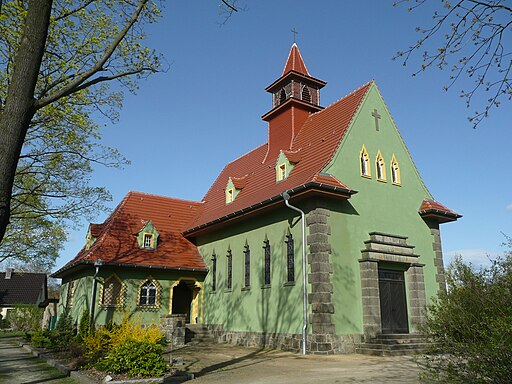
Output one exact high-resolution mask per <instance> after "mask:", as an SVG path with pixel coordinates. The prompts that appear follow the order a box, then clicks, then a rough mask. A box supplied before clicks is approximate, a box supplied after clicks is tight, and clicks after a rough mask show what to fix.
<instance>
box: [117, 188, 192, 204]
mask: <svg viewBox="0 0 512 384" xmlns="http://www.w3.org/2000/svg"><path fill="white" fill-rule="evenodd" d="M135 194H138V195H145V196H151V197H158V198H162V199H165V200H175V201H182V202H186V203H194V204H202V201H195V200H188V199H182V198H178V197H170V196H164V195H157V194H154V193H148V192H139V191H129V192H128V193H127V195H126V196H125V197H127V196H128V195H135Z"/></svg>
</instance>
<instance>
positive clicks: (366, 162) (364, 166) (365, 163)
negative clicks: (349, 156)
mask: <svg viewBox="0 0 512 384" xmlns="http://www.w3.org/2000/svg"><path fill="white" fill-rule="evenodd" d="M359 165H360V168H361V169H360V171H361V176H364V177H372V174H371V172H370V158H369V157H368V152H367V151H366V148H365V146H364V145H363V148H361V152H359Z"/></svg>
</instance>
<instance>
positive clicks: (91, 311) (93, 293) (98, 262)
mask: <svg viewBox="0 0 512 384" xmlns="http://www.w3.org/2000/svg"><path fill="white" fill-rule="evenodd" d="M102 264H103V262H102V261H101V259H98V260H96V261H95V262H94V266H95V267H96V272H95V273H94V276H93V277H92V287H91V302H90V303H89V327H90V328H91V329H92V327H93V323H92V322H93V319H94V302H95V301H96V300H95V296H96V276H98V272H99V271H100V266H101V265H102Z"/></svg>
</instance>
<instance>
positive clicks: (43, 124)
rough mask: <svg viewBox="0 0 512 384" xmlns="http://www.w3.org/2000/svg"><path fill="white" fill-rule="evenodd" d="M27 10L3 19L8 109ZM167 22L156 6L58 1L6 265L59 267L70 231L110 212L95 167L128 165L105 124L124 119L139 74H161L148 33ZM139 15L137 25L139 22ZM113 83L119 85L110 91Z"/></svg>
mask: <svg viewBox="0 0 512 384" xmlns="http://www.w3.org/2000/svg"><path fill="white" fill-rule="evenodd" d="M26 6H27V3H26V2H20V1H17V0H7V1H3V5H2V12H1V13H0V111H1V110H2V107H3V105H5V102H6V100H7V99H8V98H9V95H8V94H7V90H8V86H9V83H10V81H11V76H12V75H13V68H14V66H15V59H16V56H15V54H16V52H17V49H18V48H19V46H20V41H21V37H22V34H23V28H24V21H25V16H26V14H27V10H26ZM138 6H141V7H142V12H141V13H140V14H137V12H136V10H137V9H138ZM159 15H160V11H159V9H158V8H157V6H156V4H155V2H153V1H151V0H149V1H145V0H144V1H142V0H139V1H134V2H126V1H124V0H102V1H90V2H86V3H84V4H81V3H80V2H77V1H76V0H61V1H58V2H54V3H53V8H52V14H51V20H50V27H49V31H48V36H47V43H46V48H45V53H44V56H43V58H42V63H41V69H40V72H39V77H38V80H37V84H36V89H35V94H34V99H35V104H36V105H35V106H34V109H35V110H36V113H35V116H34V117H33V119H32V121H31V122H30V124H29V126H28V131H27V134H26V137H25V141H24V145H23V149H22V151H21V154H20V156H19V158H17V159H16V161H17V168H16V175H15V180H14V186H13V189H12V198H11V211H10V224H9V225H8V227H7V232H6V235H5V237H4V239H3V240H2V239H0V240H1V241H0V261H2V260H5V259H11V260H19V261H22V262H27V261H32V262H35V263H38V264H40V265H46V266H47V269H51V268H52V266H53V264H54V262H55V259H56V258H57V256H58V253H59V251H60V250H61V248H62V245H63V243H64V242H65V241H66V237H67V232H66V231H67V228H68V227H69V226H73V225H75V224H78V223H79V222H80V221H81V220H83V219H84V218H85V219H91V218H92V217H93V215H95V214H96V213H97V212H98V211H101V210H105V206H104V203H105V202H106V201H109V200H110V194H109V193H108V192H107V191H106V189H105V188H103V187H98V186H92V185H91V180H90V179H91V174H92V172H93V167H94V166H95V165H104V166H107V167H122V166H123V165H125V164H127V163H128V162H127V160H126V159H125V158H123V157H122V156H121V155H120V153H119V152H118V151H117V150H116V149H114V148H110V147H105V146H104V145H102V144H101V134H100V125H103V124H104V123H105V119H107V121H116V120H117V118H118V111H119V109H120V107H121V104H122V97H123V94H122V92H121V91H120V90H121V89H122V87H124V88H125V89H128V90H129V91H132V92H135V90H136V88H137V81H138V80H139V79H140V78H141V77H143V76H147V75H149V74H151V73H154V72H157V71H159V70H160V67H161V64H160V62H161V56H160V55H159V54H157V53H155V52H154V51H153V50H152V49H150V48H148V47H146V46H144V40H145V37H146V36H145V33H144V26H145V25H146V24H148V23H153V22H155V21H156V20H157V19H158V17H159ZM132 17H135V19H136V20H137V21H136V22H135V23H134V24H133V25H131V22H132V21H131V20H132ZM127 27H129V29H128V32H127V33H123V31H124V30H125V28H127ZM117 39H120V40H119V41H118V40H117ZM112 48H114V49H113V51H110V50H111V49H112ZM105 58H106V59H108V60H105V61H103V60H104V59H105ZM113 80H116V81H117V82H119V83H120V85H121V87H115V88H111V87H110V82H112V81H113ZM2 118H6V119H8V116H4V117H2ZM8 139H10V138H8Z"/></svg>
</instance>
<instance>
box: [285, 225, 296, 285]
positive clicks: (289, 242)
mask: <svg viewBox="0 0 512 384" xmlns="http://www.w3.org/2000/svg"><path fill="white" fill-rule="evenodd" d="M285 243H286V272H287V273H286V281H287V282H288V283H293V282H295V249H294V243H293V236H292V234H291V233H289V234H288V235H286V240H285Z"/></svg>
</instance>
